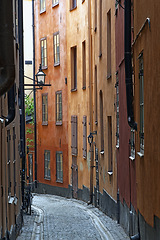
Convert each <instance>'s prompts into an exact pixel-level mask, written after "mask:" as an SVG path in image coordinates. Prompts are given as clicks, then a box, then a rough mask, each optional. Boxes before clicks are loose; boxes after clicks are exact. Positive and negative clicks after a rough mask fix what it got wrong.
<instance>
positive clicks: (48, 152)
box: [35, 0, 69, 195]
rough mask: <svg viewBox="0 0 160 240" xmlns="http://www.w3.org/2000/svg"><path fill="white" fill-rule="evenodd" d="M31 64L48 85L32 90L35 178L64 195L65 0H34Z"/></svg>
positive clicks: (46, 188) (42, 186)
mask: <svg viewBox="0 0 160 240" xmlns="http://www.w3.org/2000/svg"><path fill="white" fill-rule="evenodd" d="M35 26H36V27H35V54H36V57H35V68H36V70H38V67H39V64H41V66H42V70H43V71H44V72H45V74H46V83H50V84H51V86H50V87H43V90H38V91H37V92H36V104H37V180H38V189H37V191H40V192H47V193H53V188H54V193H58V194H59V195H64V194H65V195H66V191H67V190H66V188H68V184H69V175H68V112H67V111H68V110H67V109H68V98H67V53H66V47H67V45H66V1H56V0H55V1H49V0H46V1H35Z"/></svg>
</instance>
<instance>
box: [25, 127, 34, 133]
mask: <svg viewBox="0 0 160 240" xmlns="http://www.w3.org/2000/svg"><path fill="white" fill-rule="evenodd" d="M26 133H29V134H31V133H34V131H33V130H32V129H31V128H26Z"/></svg>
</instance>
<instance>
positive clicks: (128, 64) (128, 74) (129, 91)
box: [124, 0, 137, 130]
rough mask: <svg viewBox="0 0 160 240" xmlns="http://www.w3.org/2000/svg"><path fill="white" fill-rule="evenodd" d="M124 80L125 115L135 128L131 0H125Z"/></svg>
mask: <svg viewBox="0 0 160 240" xmlns="http://www.w3.org/2000/svg"><path fill="white" fill-rule="evenodd" d="M124 24H125V26H124V29H125V33H124V39H125V53H124V55H125V82H126V97H127V117H128V124H129V126H130V127H131V128H133V129H135V130H137V123H136V122H135V121H134V112H133V83H132V61H131V0H125V23H124Z"/></svg>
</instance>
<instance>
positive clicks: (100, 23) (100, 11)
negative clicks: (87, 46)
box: [99, 0, 102, 58]
mask: <svg viewBox="0 0 160 240" xmlns="http://www.w3.org/2000/svg"><path fill="white" fill-rule="evenodd" d="M99 57H100V58H101V57H102V0H100V6H99Z"/></svg>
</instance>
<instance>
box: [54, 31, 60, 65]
mask: <svg viewBox="0 0 160 240" xmlns="http://www.w3.org/2000/svg"><path fill="white" fill-rule="evenodd" d="M53 44H54V66H57V65H59V64H60V47H59V32H58V33H54V34H53Z"/></svg>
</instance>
